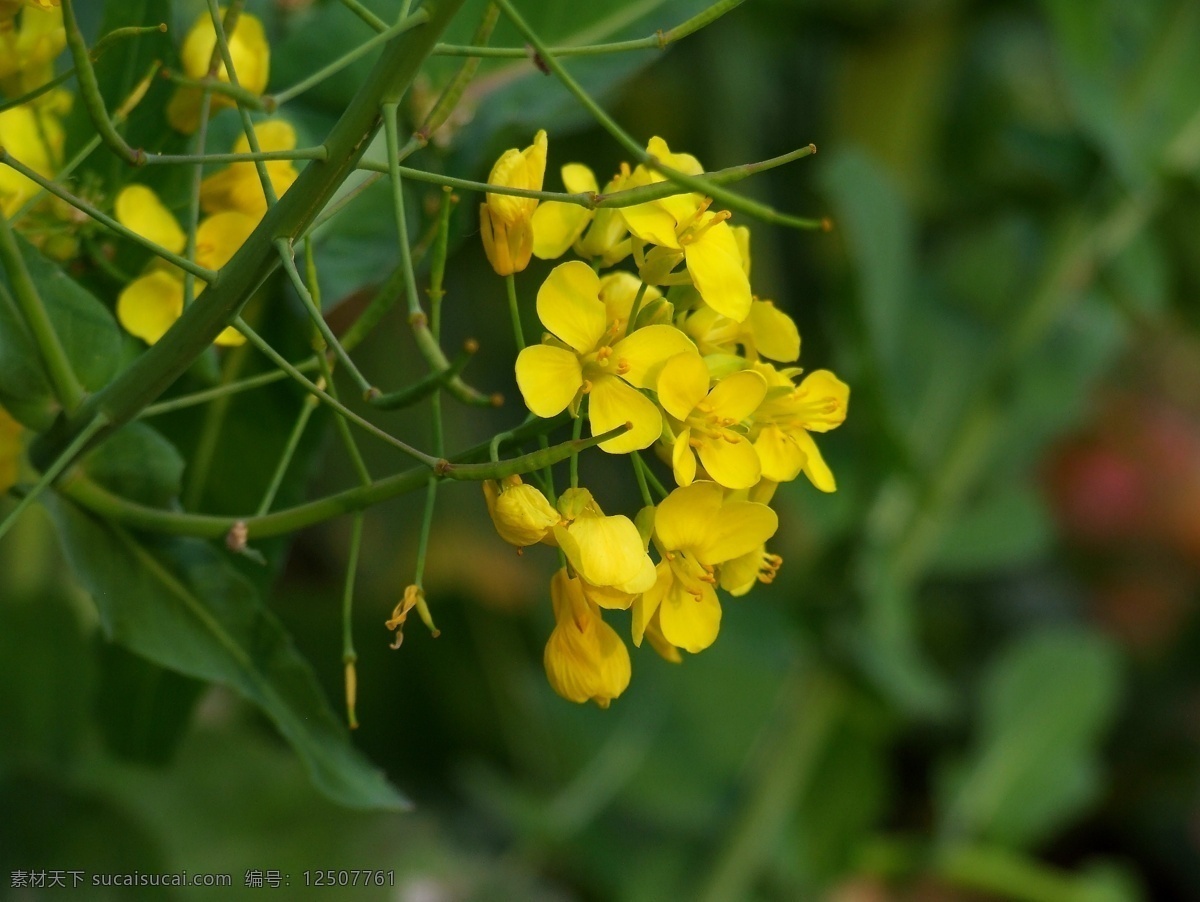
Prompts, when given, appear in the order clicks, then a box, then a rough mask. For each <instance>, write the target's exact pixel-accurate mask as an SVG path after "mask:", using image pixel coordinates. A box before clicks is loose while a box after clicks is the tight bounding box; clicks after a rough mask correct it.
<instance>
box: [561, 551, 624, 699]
mask: <svg viewBox="0 0 1200 902" xmlns="http://www.w3.org/2000/svg"><path fill="white" fill-rule="evenodd" d="M550 598H551V601H552V602H553V605H554V621H555V626H554V631H553V632H552V633H551V634H550V638H549V640H548V641H547V642H546V651H545V654H544V656H543V662H544V664H545V667H546V679H547V680H548V681H549V683H550V686H551V687H552V688H553V689H554V691H555V692H557V693H558V694H559V695H561V696H562V697H563V698H565V699H567V701H572V702H576V703H578V704H583V703H584V702H588V701H593V702H595V703H596V704H597V705H599V706H600V707H601V708H607V707H608V706H609V704H610V703H611V702H612V700H613V699H614V698H616V697H617V696H619V695H620V694H621V693H622V692H624V691H625V688H626V687H627V686H628V685H629V677H630V674H631V667H630V663H629V649H627V648H626V647H625V643H624V642H622V641H621V637H620V636H618V635H617V633H616V630H614V629H613V628H612V627H611V626H609V625H608V624H607V623H605V622H604V618H603V617H601V616H600V609H599V608H598V607H597V606H596V605H595V604H594V603H593V602H590V601H588V599H587V598H586V597H585V596H584V594H583V588H582V586H581V585H580V581H579V580H578V579H573V578H571V577H570V576H569V575H568V574H567V571H566V569H561V570H559V571H558V572H557V573H555V574H554V576H553V578H552V579H551V581H550Z"/></svg>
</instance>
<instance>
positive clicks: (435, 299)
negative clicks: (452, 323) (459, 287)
mask: <svg viewBox="0 0 1200 902" xmlns="http://www.w3.org/2000/svg"><path fill="white" fill-rule="evenodd" d="M457 202H458V198H457V197H456V196H455V195H453V194H451V193H450V189H449V188H446V189H444V190H443V192H442V205H441V207H440V208H439V209H438V218H437V237H436V238H435V239H434V242H433V253H432V255H431V256H430V259H429V290H428V291H427V292H426V294H428V295H429V331H430V332H431V333H432V334H433V340H434V341H436V342H438V343H439V344H440V343H441V340H442V300H443V299H444V298H445V297H446V289H445V280H446V255H447V251H448V249H449V245H450V211H451V210H453V209H454V205H455V204H456V203H457Z"/></svg>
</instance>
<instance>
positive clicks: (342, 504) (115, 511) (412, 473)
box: [59, 419, 624, 539]
mask: <svg viewBox="0 0 1200 902" xmlns="http://www.w3.org/2000/svg"><path fill="white" fill-rule="evenodd" d="M557 425H559V421H558V420H557V419H555V420H538V421H535V422H533V423H530V424H528V426H524V427H518V428H517V429H514V430H512V432H511V440H510V441H511V443H512V444H515V445H519V444H521V443H522V442H525V441H528V440H529V439H530V438H531V437H533V436H536V435H540V434H541V430H544V429H551V428H554V427H555V426H557ZM623 431H624V427H620V428H617V429H613V430H610V431H609V432H606V433H603V434H602V435H599V436H593V437H592V438H589V439H581V440H580V441H579V442H578V443H576V442H565V443H563V444H561V445H554V446H552V447H550V448H548V449H546V450H544V451H535V452H534V453H532V454H525V455H522V456H520V457H515V458H510V459H508V460H501V461H496V462H493V463H489V464H459V463H455V464H454V465H453V466H452V467H451V468H450V469H449V470H448V471H447V472H446V474H445V476H446V478H452V479H459V480H465V481H472V482H478V481H481V480H484V479H502V478H503V477H505V476H512V475H519V474H524V473H530V472H532V471H534V470H537V469H540V468H542V467H543V466H548V465H550V464H554V463H557V462H559V461H561V460H565V459H566V458H567V457H569V456H570V454H571V452H572V451H573V450H582V449H584V448H591V447H594V446H596V445H598V444H600V442H604V441H607V440H608V439H610V438H615V437H616V436H617V435H620V434H621V433H622V432H623ZM488 444H489V443H487V442H484V443H483V444H481V445H476V446H475V447H474V448H471V449H469V450H468V451H466V452H464V453H462V454H459V455H456V456H455V460H456V461H459V460H472V459H478V458H479V457H481V456H483V455H486V454H487V451H488ZM428 479H429V468H428V467H424V466H419V467H413V468H411V469H408V470H405V471H404V472H402V473H397V474H395V475H394V476H388V477H385V478H383V479H379V480H376V481H374V482H372V483H370V484H369V485H364V486H359V487H357V488H353V489H346V490H345V491H342V492H338V493H336V494H334V495H329V496H327V497H325V498H318V499H316V500H314V501H308V502H306V503H304V504H300V505H297V506H296V507H292V508H288V509H286V510H282V511H275V512H274V513H270V514H267V515H265V516H263V517H245V516H213V515H209V514H188V513H180V512H178V511H172V510H165V509H163V508H160V507H151V506H150V505H145V504H139V503H137V502H135V501H130V500H129V499H127V498H122V497H120V496H118V495H114V494H113V493H112V492H110V491H109V490H108V489H105V488H104V487H102V486H100V485H98V484H97V483H95V482H92V481H91V480H90V479H88V478H86V477H85V476H83V475H82V474H80V475H72V476H69V477H68V479H67V480H64V481H63V483H62V484H60V485H59V491H60V492H61V493H62V494H64V495H66V496H67V497H68V498H70V499H71V500H72V501H75V502H76V503H78V504H80V505H82V506H83V507H86V508H87V509H88V510H91V511H94V512H95V513H97V514H99V515H101V516H103V517H104V518H105V519H107V520H110V521H112V522H114V523H118V524H123V525H126V526H130V527H132V528H135V529H141V530H146V531H148V532H157V533H162V534H164V535H176V536H195V537H197V538H207V539H216V538H221V537H223V536H224V535H226V534H227V533H228V532H229V530H230V529H231V528H232V527H234V526H235V525H237V524H238V523H244V524H245V525H246V527H247V530H248V534H249V535H252V536H254V537H255V538H256V539H266V538H271V537H273V536H280V535H286V534H288V533H292V532H296V531H297V530H300V529H304V528H306V527H308V526H313V525H314V524H317V523H322V522H324V521H326V520H331V519H333V518H334V517H339V516H342V515H343V514H347V513H352V512H354V511H358V510H362V509H364V508H367V507H370V506H372V505H374V504H379V503H380V502H382V501H387V500H388V499H389V498H396V497H398V496H400V495H405V494H408V493H409V492H413V491H416V490H417V489H419V488H420V487H421V486H423V485H425V484H426V481H427V480H428Z"/></svg>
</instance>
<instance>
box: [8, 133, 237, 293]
mask: <svg viewBox="0 0 1200 902" xmlns="http://www.w3.org/2000/svg"><path fill="white" fill-rule="evenodd" d="M0 163H3V164H5V165H6V166H10V167H12V168H13V169H15V170H16V171H17V172H19V173H21V175H23V176H25V177H26V178H27V179H29V180H30V181H32V182H37V184H38V185H40V186H41V187H42V188H45V189H46V190H47V191H49V192H50V193H51V194H53V195H54V196H55V197H57V198H59V199H60V200H63V201H66V202H67V203H68V204H70V205H71V206H72V207H74V208H75V209H77V210H79V211H80V212H82V213H86V214H87V215H88V216H90V217H91V218H92V219H94V220H96V221H97V222H99V223H101V224H103V225H104V226H106V227H108V228H109V229H111V230H112V231H114V232H116V233H117V234H118V235H120V236H122V237H123V238H128V239H129V240H130V241H133V242H136V243H137V244H140V245H141V246H142V247H144V248H146V249H147V250H148V251H150V252H151V253H152V254H155V255H156V256H159V257H161V258H162V259H164V260H166V261H167V262H169V263H174V264H175V265H176V266H178V267H179V268H180V269H182V270H183V271H184V272H190V273H192V274H193V275H196V276H199V277H200V278H201V279H204V280H205V281H206V282H214V281H216V278H217V274H216V272H214V271H213V270H211V269H207V268H206V267H203V266H198V265H197V264H195V263H192V262H191V261H190V260H187V259H185V258H183V257H181V256H179V255H178V254H174V253H172V252H171V251H169V250H167V249H166V248H165V247H163V246H162V245H160V244H157V243H155V242H153V241H151V240H150V239H148V238H143V237H142V236H141V235H139V234H138V233H137V232H135V231H133V230H132V229H127V228H126V227H125V226H123V225H121V223H119V222H117V221H116V220H115V219H113V218H112V217H111V216H109V215H108V214H107V213H102V212H100V211H99V210H97V209H96V208H95V207H93V206H92V205H91V204H89V203H88V202H87V201H85V200H83V199H82V198H79V197H76V196H75V195H73V194H71V193H70V192H69V191H67V190H66V189H65V188H63V187H62V186H60V185H58V184H56V183H55V182H53V181H51V180H50V179H48V178H46V177H45V176H44V175H42V174H41V173H39V172H36V171H35V170H33V169H30V168H29V167H28V166H26V165H25V164H24V163H22V162H21V161H20V160H18V159H16V158H15V157H13V155H12V154H10V153H9V152H8V151H7V150H5V149H4V148H3V147H0Z"/></svg>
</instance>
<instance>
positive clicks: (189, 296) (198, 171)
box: [183, 89, 212, 308]
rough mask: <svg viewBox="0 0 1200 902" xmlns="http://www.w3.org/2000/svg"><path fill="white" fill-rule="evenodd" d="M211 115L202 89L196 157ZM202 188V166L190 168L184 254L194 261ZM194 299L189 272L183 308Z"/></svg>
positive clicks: (209, 99)
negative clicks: (190, 182) (189, 190)
mask: <svg viewBox="0 0 1200 902" xmlns="http://www.w3.org/2000/svg"><path fill="white" fill-rule="evenodd" d="M211 115H212V92H211V91H209V90H208V89H204V90H203V91H201V93H200V122H199V124H198V125H197V127H196V156H198V157H202V156H204V154H205V153H206V152H207V150H208V120H209V117H210V116H211ZM203 188H204V166H203V164H200V163H196V164H194V165H193V166H192V184H191V192H190V194H189V196H188V220H187V242H186V244H185V245H184V250H183V252H184V254H186V255H187V258H188V259H189V260H195V259H196V234H197V231H198V230H199V228H200V195H201V194H202V193H203ZM195 299H196V277H195V276H194V275H192V274H191V273H190V272H189V273H186V274H184V277H183V306H184V307H185V308H186V307H188V306H190V305H191V303H192V301H194V300H195Z"/></svg>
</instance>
